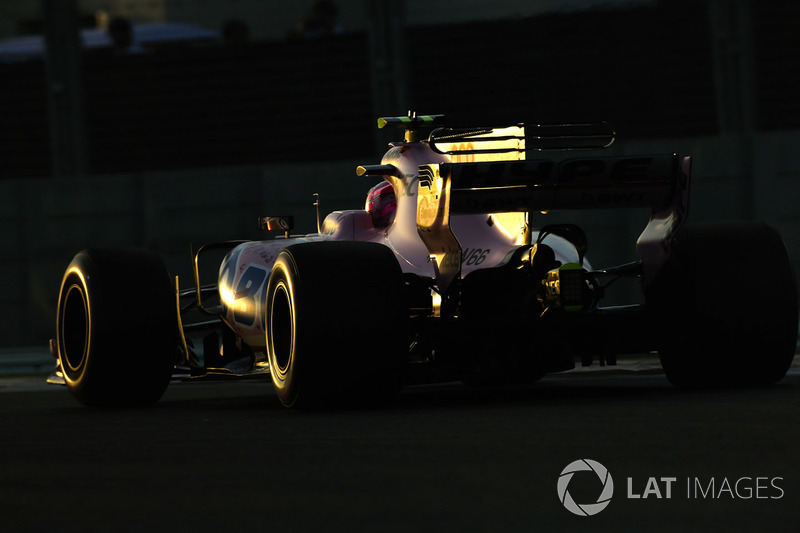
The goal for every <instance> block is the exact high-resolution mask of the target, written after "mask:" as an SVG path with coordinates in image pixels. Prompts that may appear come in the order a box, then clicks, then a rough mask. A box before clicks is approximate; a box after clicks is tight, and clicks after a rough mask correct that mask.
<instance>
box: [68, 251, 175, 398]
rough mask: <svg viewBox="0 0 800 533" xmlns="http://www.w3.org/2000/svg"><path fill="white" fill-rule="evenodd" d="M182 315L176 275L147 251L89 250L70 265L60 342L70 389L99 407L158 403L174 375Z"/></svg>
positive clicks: (80, 253)
mask: <svg viewBox="0 0 800 533" xmlns="http://www.w3.org/2000/svg"><path fill="white" fill-rule="evenodd" d="M177 334H178V325H177V316H176V310H175V303H174V294H173V291H172V287H171V284H170V279H169V275H168V274H167V271H166V268H165V267H164V264H163V262H162V261H161V259H160V258H159V257H158V256H157V255H155V254H153V253H151V252H148V251H145V250H105V249H96V250H83V251H81V252H79V253H78V254H77V255H75V257H74V258H73V260H72V262H71V263H70V264H69V266H68V267H67V270H66V272H65V273H64V277H63V280H62V283H61V291H60V293H59V297H58V314H57V318H56V346H57V350H58V357H59V360H60V363H61V368H62V371H63V373H64V379H65V381H66V384H67V388H68V389H69V390H70V392H71V393H72V394H73V396H75V398H76V399H77V400H78V401H79V402H81V403H83V404H85V405H89V406H94V407H137V406H147V405H150V404H153V403H155V402H156V401H158V399H159V398H160V397H161V395H162V394H163V393H164V390H165V389H166V387H167V385H168V384H169V380H170V377H171V375H172V368H173V366H174V364H175V356H176V347H177Z"/></svg>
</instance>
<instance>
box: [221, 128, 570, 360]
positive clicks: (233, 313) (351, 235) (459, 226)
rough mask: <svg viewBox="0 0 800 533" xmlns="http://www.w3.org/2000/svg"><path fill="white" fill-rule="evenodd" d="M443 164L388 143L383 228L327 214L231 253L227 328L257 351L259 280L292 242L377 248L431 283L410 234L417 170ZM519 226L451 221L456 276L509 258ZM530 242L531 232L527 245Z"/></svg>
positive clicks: (498, 219) (477, 219) (348, 214)
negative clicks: (316, 223)
mask: <svg viewBox="0 0 800 533" xmlns="http://www.w3.org/2000/svg"><path fill="white" fill-rule="evenodd" d="M448 162H451V158H450V157H449V156H447V155H442V154H437V153H435V152H434V151H433V150H431V149H430V148H429V147H428V145H427V144H426V143H395V144H393V145H392V148H391V149H390V150H389V151H388V152H387V153H386V155H385V156H384V157H383V160H382V161H381V164H382V165H394V166H395V167H396V168H397V169H398V170H399V174H400V175H401V176H402V177H395V176H389V177H387V178H386V179H387V181H389V182H390V183H391V184H392V187H393V189H394V191H395V196H396V198H397V212H396V215H395V218H394V220H393V222H392V223H391V224H390V225H389V226H388V227H385V228H376V227H374V226H373V224H372V218H371V216H370V214H369V213H368V212H367V211H364V210H350V211H334V212H333V213H331V214H329V215H328V216H327V217H326V218H325V220H324V222H323V224H322V228H321V229H322V231H321V233H319V234H316V233H315V234H310V235H305V236H302V237H291V238H288V239H283V238H280V239H274V240H269V241H254V242H248V243H244V244H241V245H239V246H237V247H236V248H234V249H233V250H231V252H230V253H229V254H228V255H227V256H226V258H225V260H224V261H223V263H222V266H221V268H220V272H219V293H220V299H221V301H222V305H223V310H224V315H225V318H226V320H227V321H228V323H229V324H230V325H232V326H233V327H234V328H235V329H236V332H237V333H238V334H239V335H240V336H241V337H242V339H243V340H244V341H245V342H246V343H247V344H248V345H250V346H251V347H253V348H255V349H259V348H262V347H264V346H265V343H266V340H265V333H264V318H263V316H262V313H263V308H264V298H265V296H264V290H265V288H266V285H267V279H268V278H269V273H270V270H271V268H272V265H273V264H274V262H275V259H276V258H277V256H278V254H279V253H280V252H281V250H283V249H284V248H286V247H287V246H289V245H292V244H295V243H300V242H312V241H321V240H345V241H346V240H356V241H368V242H376V243H381V244H383V245H385V246H388V247H389V248H390V249H391V250H392V251H393V252H394V254H395V256H396V257H397V260H398V262H399V264H400V267H401V269H402V270H403V272H406V273H411V274H416V275H419V276H423V277H428V278H433V277H434V269H433V265H432V263H431V260H430V256H429V251H428V249H427V248H426V246H425V244H424V243H423V242H422V239H421V238H420V236H419V234H418V232H417V186H418V183H419V167H420V166H421V165H430V164H439V163H448ZM524 226H525V215H524V213H497V214H490V215H484V214H481V215H454V216H453V217H452V219H451V228H452V230H453V233H454V234H455V236H456V237H457V238H458V240H459V242H460V244H461V248H462V257H461V268H462V269H461V273H462V276H467V275H469V273H470V272H472V271H474V270H477V269H484V268H492V267H495V266H498V265H500V264H502V263H503V261H504V259H505V258H506V257H507V256H508V255H509V253H510V252H513V251H514V250H515V249H517V248H518V247H519V246H521V245H523V244H524V241H523V237H524ZM536 237H537V234H536V233H535V232H534V233H533V239H534V240H535V239H536ZM545 242H547V244H548V245H549V246H550V247H551V248H553V250H554V251H555V253H556V259H557V260H559V261H561V262H562V263H567V262H577V261H578V253H577V252H576V251H575V248H574V246H573V245H572V244H570V243H569V242H567V241H566V240H564V239H562V238H561V237H557V236H553V235H550V236H548V237H547V238H546V240H545Z"/></svg>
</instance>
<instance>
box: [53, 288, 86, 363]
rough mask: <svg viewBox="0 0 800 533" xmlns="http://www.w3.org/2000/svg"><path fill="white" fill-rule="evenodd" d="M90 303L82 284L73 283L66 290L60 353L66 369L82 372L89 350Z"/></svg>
mask: <svg viewBox="0 0 800 533" xmlns="http://www.w3.org/2000/svg"><path fill="white" fill-rule="evenodd" d="M90 324H91V322H90V319H89V305H88V302H87V300H86V293H85V291H84V290H83V287H82V286H81V285H78V284H76V283H73V284H72V285H70V286H69V288H68V289H67V290H66V294H65V296H64V304H63V307H62V311H61V327H60V328H59V335H60V339H59V340H60V343H59V344H60V350H59V352H60V355H61V362H62V365H63V368H64V370H65V371H69V372H70V373H76V372H80V370H81V368H83V366H84V365H85V362H86V356H87V354H88V351H89V335H90Z"/></svg>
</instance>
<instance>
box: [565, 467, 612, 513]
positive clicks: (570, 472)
mask: <svg viewBox="0 0 800 533" xmlns="http://www.w3.org/2000/svg"><path fill="white" fill-rule="evenodd" d="M587 470H588V471H592V472H594V473H595V474H597V477H598V479H599V480H600V482H601V483H602V484H603V490H602V491H601V493H600V496H598V497H597V501H596V502H594V503H577V502H576V501H575V500H574V499H573V498H572V495H571V494H570V493H569V490H568V489H569V484H570V482H571V481H572V477H573V476H574V475H575V473H576V472H583V471H587ZM613 495H614V480H613V479H612V478H611V474H609V473H608V469H607V468H606V467H605V466H603V465H601V464H600V463H598V462H597V461H593V460H591V459H578V460H577V461H573V462H571V463H570V464H568V465H567V467H566V468H565V469H564V470H562V471H561V475H560V476H559V477H558V499H559V500H561V504H562V505H563V506H564V507H566V509H567V511H569V512H571V513H574V514H576V515H579V516H592V515H596V514H597V513H599V512H600V511H602V510H603V509H605V508H606V506H607V505H608V504H609V502H611V497H612V496H613Z"/></svg>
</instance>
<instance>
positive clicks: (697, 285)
mask: <svg viewBox="0 0 800 533" xmlns="http://www.w3.org/2000/svg"><path fill="white" fill-rule="evenodd" d="M378 126H379V127H381V128H383V127H392V126H397V127H400V128H403V129H404V130H405V138H404V140H403V141H402V142H395V143H392V144H391V145H390V148H389V150H388V152H387V153H386V155H385V156H384V157H383V159H382V161H381V162H380V164H378V165H364V166H360V167H358V168H357V174H358V175H359V176H367V177H377V178H380V182H379V183H378V185H376V186H375V187H373V188H372V189H371V190H370V192H369V196H368V198H367V203H366V206H365V209H363V210H349V211H335V212H333V213H331V214H329V215H328V216H327V217H325V218H324V220H321V219H320V216H319V210H318V214H317V225H318V231H317V233H313V234H308V235H302V236H292V235H291V234H290V230H291V229H292V222H293V221H292V218H291V217H289V216H269V217H261V218H260V219H259V224H260V226H261V227H262V228H263V229H278V230H281V231H283V232H285V234H284V235H281V236H279V237H277V238H273V239H269V240H262V241H236V242H222V243H211V244H206V245H205V246H203V247H201V248H199V249H198V250H197V251H196V252H195V253H194V254H193V265H194V268H193V270H194V272H193V278H194V279H193V284H192V286H191V287H189V288H187V289H181V286H180V282H179V279H178V278H177V277H176V278H174V283H173V282H172V281H171V280H170V277H169V276H168V273H167V271H166V268H165V266H164V263H163V262H162V261H161V259H160V258H159V257H157V256H156V255H154V254H153V253H151V252H149V251H142V250H128V249H124V250H112V249H94V250H84V251H81V252H79V253H78V254H77V255H76V256H75V257H74V259H73V260H72V262H71V263H70V265H69V267H68V268H67V270H66V272H65V274H64V277H63V282H62V285H61V290H60V295H59V299H58V315H57V336H56V339H55V340H54V341H53V342H51V345H52V351H53V352H54V354H55V355H57V358H58V365H59V366H60V375H63V380H64V382H65V384H66V385H67V386H68V388H69V390H70V391H71V392H72V394H73V395H74V396H75V397H76V398H77V399H78V400H79V401H80V402H82V403H84V404H87V405H91V406H141V405H148V404H152V403H154V402H156V401H157V400H158V399H159V398H160V397H161V396H162V394H163V393H164V391H165V389H166V387H167V386H168V384H169V382H170V380H171V379H173V378H174V377H175V376H176V375H183V376H184V377H185V379H189V380H192V379H204V378H209V377H224V376H235V377H250V376H263V377H264V378H265V379H266V375H267V374H268V375H269V376H270V377H271V381H272V384H273V386H274V389H275V391H276V393H277V396H278V398H279V399H280V401H281V402H282V403H283V405H285V406H287V407H293V406H300V407H318V406H325V405H330V404H335V405H341V404H347V403H349V402H355V403H358V404H372V403H375V402H382V401H385V400H387V399H391V398H392V397H393V396H394V395H395V394H397V392H398V390H399V388H400V387H401V386H402V385H403V384H406V383H419V382H435V381H443V380H461V381H463V382H465V383H467V384H473V385H487V384H515V383H516V384H521V383H531V382H533V381H535V380H537V379H539V378H541V377H542V376H544V375H545V374H547V373H552V372H559V371H564V370H568V369H572V368H573V367H574V366H575V362H576V360H577V361H580V362H581V363H582V364H591V363H592V362H594V361H597V362H599V363H600V364H614V363H615V360H616V355H617V354H621V353H648V352H655V351H657V352H658V353H659V355H660V358H661V361H662V365H663V368H664V371H665V373H666V376H667V377H668V379H669V380H670V381H671V382H672V383H673V384H675V385H677V386H679V387H715V386H752V385H764V384H771V383H774V382H776V381H778V380H780V379H781V378H782V377H783V376H784V375H785V373H786V372H787V369H788V368H789V366H790V364H791V361H792V358H793V356H794V353H795V347H796V340H797V326H798V305H797V298H796V287H795V280H794V276H793V271H792V268H791V265H790V263H789V259H788V256H787V252H786V249H785V247H784V245H783V242H782V240H781V237H780V236H779V235H778V233H777V232H776V231H775V230H774V229H772V228H770V227H768V226H765V225H763V224H758V223H750V222H729V223H713V224H704V225H696V226H692V225H687V224H684V222H685V220H686V217H687V212H688V211H687V208H688V198H689V181H690V158H689V157H679V156H678V155H675V154H666V155H646V156H624V157H619V156H617V157H596V156H594V155H592V156H586V157H577V158H566V159H562V160H559V161H556V160H553V159H546V158H539V157H537V158H531V157H528V155H529V154H532V153H541V152H544V151H547V150H567V149H600V148H602V147H605V146H608V145H609V144H611V143H612V142H613V140H614V135H615V134H614V131H613V129H612V128H611V127H610V126H609V125H608V124H606V123H593V124H564V125H535V124H534V125H531V124H516V125H512V126H508V127H478V128H469V129H461V128H448V127H445V126H444V117H443V116H441V115H427V116H418V115H416V114H413V113H410V114H409V116H403V117H386V118H381V119H379V120H378ZM423 132H424V133H425V135H423ZM591 153H594V152H591ZM317 205H318V204H317ZM642 207H644V208H650V209H651V213H652V214H651V217H650V220H649V223H648V224H647V225H646V227H645V228H644V230H643V232H642V233H641V236H640V237H639V239H638V242H637V249H638V252H639V255H640V260H638V261H636V262H633V263H627V264H622V265H618V266H613V267H608V268H602V269H594V268H592V266H591V264H590V263H589V261H588V260H587V258H586V252H587V249H588V242H587V237H586V234H585V232H584V231H583V230H582V229H581V228H580V227H578V226H577V225H575V224H561V223H554V224H546V223H545V224H540V225H538V227H535V226H537V221H546V220H547V215H546V213H547V212H549V211H551V210H583V209H622V208H642ZM213 250H217V254H218V255H219V256H220V257H222V255H223V254H224V259H222V261H221V265H219V273H218V276H217V278H218V283H216V284H213V285H202V284H201V282H200V280H201V276H200V265H201V258H207V257H208V256H209V252H211V251H213ZM212 255H213V254H212ZM619 279H629V280H633V281H634V283H636V284H638V286H639V287H640V288H641V291H642V293H643V299H642V301H643V302H644V303H642V302H638V303H632V304H629V305H621V306H619V305H617V306H604V305H603V300H604V293H605V290H606V289H607V287H608V286H609V285H610V284H611V283H613V282H616V281H617V280H619ZM198 317H199V318H198Z"/></svg>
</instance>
